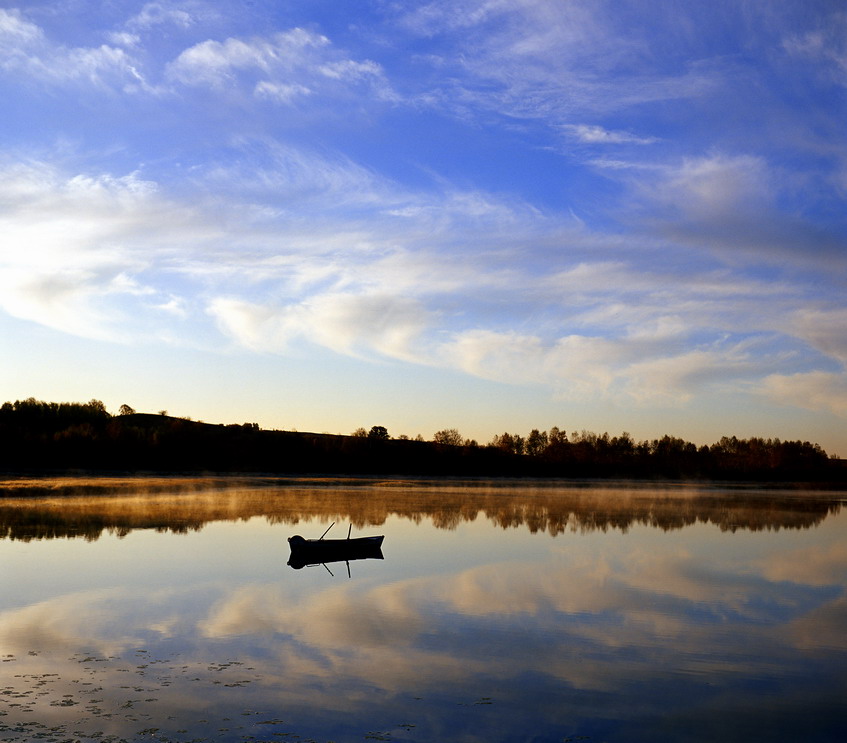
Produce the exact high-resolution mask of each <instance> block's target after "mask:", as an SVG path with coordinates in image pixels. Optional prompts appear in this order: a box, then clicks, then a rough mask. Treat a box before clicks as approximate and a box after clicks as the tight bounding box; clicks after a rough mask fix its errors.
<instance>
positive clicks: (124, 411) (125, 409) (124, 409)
mask: <svg viewBox="0 0 847 743" xmlns="http://www.w3.org/2000/svg"><path fill="white" fill-rule="evenodd" d="M118 415H135V408H132V407H130V406H129V405H127V404H126V403H124V404H123V405H121V406H120V408H118Z"/></svg>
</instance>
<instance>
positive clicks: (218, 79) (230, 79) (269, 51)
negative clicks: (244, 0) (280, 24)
mask: <svg viewBox="0 0 847 743" xmlns="http://www.w3.org/2000/svg"><path fill="white" fill-rule="evenodd" d="M165 74H166V77H167V78H168V79H169V80H170V81H171V82H175V83H180V84H182V85H188V86H211V87H213V88H215V89H218V90H221V89H223V88H224V87H225V86H227V85H233V84H236V83H239V82H240V83H242V84H244V85H246V86H248V87H249V88H250V89H252V92H253V94H254V95H256V96H258V97H260V98H264V99H268V100H271V101H275V102H279V103H290V102H291V101H292V100H293V99H295V98H297V97H299V96H305V95H309V94H312V93H316V92H322V91H325V90H327V89H328V88H333V87H334V86H338V85H341V86H345V87H350V86H353V87H356V88H358V89H360V90H366V91H368V92H369V93H370V94H371V95H373V96H375V97H376V98H379V99H385V100H391V99H393V98H395V95H394V93H393V92H392V91H391V89H390V86H389V85H388V82H387V80H386V78H385V75H384V72H383V70H382V68H381V67H380V65H378V64H377V63H376V62H373V61H371V60H367V59H365V60H356V59H352V58H349V57H346V56H345V55H344V53H343V52H342V51H340V50H338V49H336V48H334V46H333V45H332V43H331V42H330V40H329V39H328V38H327V37H326V36H324V35H322V34H318V33H315V32H312V31H308V30H305V29H302V28H293V29H290V30H288V31H281V32H278V33H275V34H273V35H271V36H267V37H252V38H248V39H241V38H228V39H225V40H224V41H215V40H208V41H203V42H200V43H199V44H195V45H194V46H192V47H190V48H188V49H186V50H185V51H183V52H182V53H181V54H180V55H179V56H178V57H177V58H176V59H175V60H173V61H172V62H170V63H169V64H168V66H167V68H166V70H165Z"/></svg>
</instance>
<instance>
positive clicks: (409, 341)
mask: <svg viewBox="0 0 847 743" xmlns="http://www.w3.org/2000/svg"><path fill="white" fill-rule="evenodd" d="M209 313H210V314H211V315H212V316H213V317H214V318H215V319H216V320H217V322H218V324H219V326H220V327H221V329H222V330H223V332H224V333H226V334H227V335H229V336H230V337H232V338H233V339H235V340H236V341H237V342H239V343H240V344H242V345H244V346H247V347H248V348H252V349H253V350H256V351H265V352H267V351H270V352H281V351H285V350H287V348H288V347H289V345H290V344H291V343H292V341H294V340H295V339H304V340H306V341H308V342H312V343H316V344H319V345H322V346H325V347H326V348H330V349H332V350H333V351H336V352H338V353H343V354H351V355H356V354H357V353H360V352H363V351H364V352H365V353H367V354H371V353H373V352H376V353H378V354H382V355H385V356H387V357H389V358H397V359H403V360H419V359H420V352H419V349H418V348H417V347H416V342H417V341H418V339H419V338H420V336H421V334H422V333H423V331H424V330H425V329H426V328H427V325H428V319H427V316H428V314H429V313H428V312H427V310H426V309H425V308H424V307H423V306H422V305H421V304H420V303H419V302H417V301H415V300H413V299H409V298H405V297H399V296H390V295H367V294H338V293H330V294H321V295H317V296H314V297H313V298H311V299H309V300H306V301H304V302H302V303H299V304H296V305H289V306H285V307H273V306H270V305H257V304H254V303H250V302H246V301H243V300H236V299H217V300H214V301H213V302H212V303H211V304H210V306H209Z"/></svg>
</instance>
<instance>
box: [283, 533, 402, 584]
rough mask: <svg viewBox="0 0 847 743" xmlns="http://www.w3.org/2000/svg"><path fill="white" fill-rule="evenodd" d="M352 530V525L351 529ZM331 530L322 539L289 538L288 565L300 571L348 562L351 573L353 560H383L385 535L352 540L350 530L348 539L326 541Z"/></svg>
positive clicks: (297, 536) (295, 536) (297, 535)
mask: <svg viewBox="0 0 847 743" xmlns="http://www.w3.org/2000/svg"><path fill="white" fill-rule="evenodd" d="M333 523H334V522H333ZM331 528H332V524H330V525H329V529H331ZM352 528H353V527H352V525H351V526H350V529H352ZM329 529H327V530H326V531H325V532H324V533H323V536H321V538H320V539H305V538H304V537H301V536H300V535H299V534H295V535H294V536H293V537H289V538H288V546H289V547H290V548H291V556H290V557H289V558H288V564H289V565H290V566H291V567H292V568H294V569H296V570H299V569H300V568H303V567H306V566H309V565H323V566H324V567H326V564H327V563H328V562H346V563H348V565H347V571H348V573H349V571H350V565H349V563H350V561H351V560H382V559H383V556H382V540H383V539H385V536H384V535H382V534H380V535H379V536H374V537H356V538H354V539H351V538H350V531H349V530H348V532H347V539H324V537H325V536H326V533H327V532H328V531H329ZM327 570H329V568H327ZM330 573H332V571H330Z"/></svg>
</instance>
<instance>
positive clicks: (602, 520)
mask: <svg viewBox="0 0 847 743" xmlns="http://www.w3.org/2000/svg"><path fill="white" fill-rule="evenodd" d="M16 488H17V489H16V490H12V491H11V492H14V493H16V494H20V493H23V492H32V493H33V496H34V497H26V498H22V497H7V498H4V499H0V538H6V539H17V540H25V541H26V540H32V539H52V538H68V537H79V538H84V539H87V540H95V539H98V538H99V537H100V536H101V535H102V534H103V533H110V534H113V535H116V536H118V537H122V536H125V535H126V534H128V533H129V532H130V531H132V530H133V529H157V530H161V531H170V532H174V533H188V532H190V531H196V530H199V529H201V528H202V527H203V526H204V525H205V524H207V523H210V522H214V521H236V520H246V519H249V518H255V517H263V518H265V519H267V520H268V521H269V522H270V523H274V524H276V523H279V524H288V525H295V524H297V523H299V522H300V521H303V520H311V519H315V518H317V519H320V520H327V521H329V520H336V521H344V522H348V523H351V524H352V525H353V526H354V527H356V528H362V527H365V526H376V525H380V524H383V523H384V522H385V521H386V520H387V519H388V518H389V516H392V517H400V518H404V519H408V520H410V521H412V522H414V523H420V522H421V521H422V520H424V519H426V520H429V521H431V523H432V524H433V525H434V526H435V527H437V528H439V529H448V530H452V529H456V528H457V527H458V526H459V525H460V524H462V523H464V522H469V521H474V520H476V519H478V518H486V519H488V520H490V521H491V522H493V523H495V524H497V525H498V526H500V527H501V528H502V529H521V528H526V529H528V530H529V531H530V532H532V533H547V534H550V535H557V534H563V533H565V532H569V531H570V532H580V533H585V532H592V531H603V532H605V531H609V530H620V531H624V532H625V531H627V530H628V529H630V528H632V527H633V526H636V525H643V526H650V527H654V528H658V529H662V530H665V531H667V530H671V529H682V528H684V527H687V526H692V525H694V524H697V523H704V524H712V525H714V526H716V527H718V528H719V529H721V530H722V531H735V530H737V529H748V530H754V531H758V530H778V529H808V528H810V527H813V526H817V525H818V524H820V523H821V522H822V521H823V520H824V519H825V518H826V517H827V516H828V515H829V514H831V513H838V512H839V511H840V508H841V504H840V501H839V499H838V498H837V497H836V496H833V495H830V494H826V493H823V492H818V493H805V494H800V495H798V494H796V493H794V492H789V491H754V490H736V491H733V490H728V489H720V488H709V487H702V488H701V487H689V486H666V487H656V486H651V487H646V486H641V487H638V486H635V485H632V486H620V487H595V486H592V487H586V486H582V487H579V486H574V485H570V486H565V485H562V484H557V485H553V484H549V483H547V484H515V483H510V484H504V483H502V482H488V483H486V482H479V481H466V482H462V481H416V482H408V481H382V482H377V481H362V480H357V481H345V480H340V479H329V480H313V481H285V480H275V479H273V478H253V479H251V478H238V479H232V480H221V479H203V478H181V479H170V478H150V479H115V480H99V481H87V484H86V481H79V480H72V479H68V480H63V481H53V482H52V483H48V482H41V481H40V484H39V485H37V486H36V485H32V486H31V487H29V488H28V489H27V487H26V486H25V484H21V483H18V484H17V485H16ZM7 492H9V490H7ZM45 492H51V493H57V494H62V493H67V494H65V495H61V497H59V496H58V495H54V496H47V495H45ZM36 494H37V495H36Z"/></svg>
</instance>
